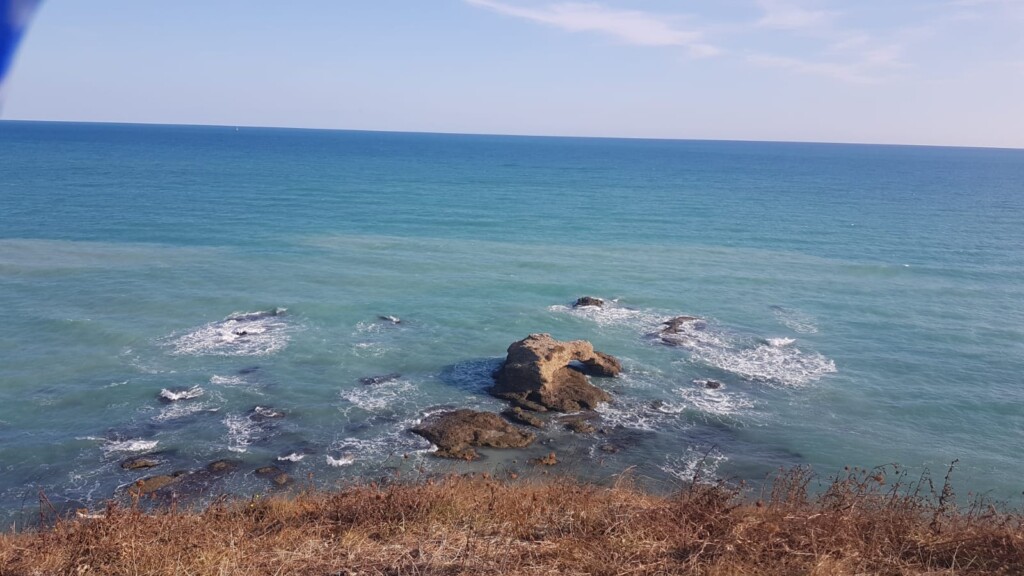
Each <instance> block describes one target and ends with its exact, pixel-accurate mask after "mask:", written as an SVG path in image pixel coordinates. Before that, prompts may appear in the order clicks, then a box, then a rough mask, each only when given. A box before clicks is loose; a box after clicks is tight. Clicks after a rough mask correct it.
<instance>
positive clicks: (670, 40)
mask: <svg viewBox="0 0 1024 576" xmlns="http://www.w3.org/2000/svg"><path fill="white" fill-rule="evenodd" d="M465 1H466V2H467V3H469V4H472V5H474V6H479V7H482V8H487V9H489V10H493V11H495V12H498V13H499V14H504V15H506V16H513V17H516V18H522V19H525V20H530V21H532V22H537V23H540V24H545V25H548V26H553V27H555V28H561V29H562V30H567V31H569V32H596V33H601V34H605V35H608V36H611V37H613V38H615V39H617V40H619V41H621V42H625V43H627V44H633V45H637V46H680V47H684V48H686V49H687V51H688V53H689V54H690V55H691V56H693V57H707V56H715V55H717V54H720V53H721V52H722V50H721V49H720V48H718V47H717V46H714V45H712V44H710V43H708V42H707V41H706V40H705V38H704V34H703V33H702V32H700V31H698V30H683V29H681V28H678V27H677V26H676V25H675V23H674V20H676V18H673V17H669V16H663V15H657V14H653V13H650V12H642V11H639V10H619V9H613V8H608V7H605V6H602V5H600V4H592V3H577V2H565V3H556V4H548V5H545V6H540V7H525V6H518V5H514V4H508V3H505V2H499V1H497V0H465Z"/></svg>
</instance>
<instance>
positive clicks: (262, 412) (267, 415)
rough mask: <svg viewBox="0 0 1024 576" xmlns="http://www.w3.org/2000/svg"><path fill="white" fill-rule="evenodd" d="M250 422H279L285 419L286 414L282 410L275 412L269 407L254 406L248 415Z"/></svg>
mask: <svg viewBox="0 0 1024 576" xmlns="http://www.w3.org/2000/svg"><path fill="white" fill-rule="evenodd" d="M247 416H248V418H249V420H252V421H253V422H259V423H262V422H266V421H268V420H277V419H278V418H284V412H281V411H280V410H274V409H273V408H269V407H267V406H254V407H253V408H252V410H249V412H248V414H247Z"/></svg>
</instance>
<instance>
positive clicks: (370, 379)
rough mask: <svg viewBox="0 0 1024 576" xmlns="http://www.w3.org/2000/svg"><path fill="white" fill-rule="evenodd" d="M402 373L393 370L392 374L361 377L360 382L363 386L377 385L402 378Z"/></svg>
mask: <svg viewBox="0 0 1024 576" xmlns="http://www.w3.org/2000/svg"><path fill="white" fill-rule="evenodd" d="M401 377H402V375H401V374H399V373H398V372H392V373H390V374H380V375H377V376H367V377H366V378H360V379H359V383H360V384H362V385H363V386H376V385H377V384H387V383H388V382H394V381H395V380H398V379H399V378H401Z"/></svg>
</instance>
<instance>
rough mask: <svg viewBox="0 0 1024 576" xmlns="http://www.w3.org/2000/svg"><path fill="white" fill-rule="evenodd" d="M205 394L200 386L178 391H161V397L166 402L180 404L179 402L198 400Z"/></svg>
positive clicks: (165, 389)
mask: <svg viewBox="0 0 1024 576" xmlns="http://www.w3.org/2000/svg"><path fill="white" fill-rule="evenodd" d="M203 393H204V390H203V389H202V388H200V387H199V386H193V387H191V388H184V389H176V390H169V389H167V388H164V389H163V390H161V391H160V394H159V397H160V399H161V400H163V401H165V402H178V401H179V400H191V399H192V398H198V397H200V396H202V395H203Z"/></svg>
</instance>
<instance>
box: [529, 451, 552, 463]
mask: <svg viewBox="0 0 1024 576" xmlns="http://www.w3.org/2000/svg"><path fill="white" fill-rule="evenodd" d="M532 462H533V463H534V464H541V465H543V466H554V465H555V464H558V456H557V455H555V453H554V452H551V453H549V454H548V455H547V456H542V457H540V458H534V459H533V460H532Z"/></svg>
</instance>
